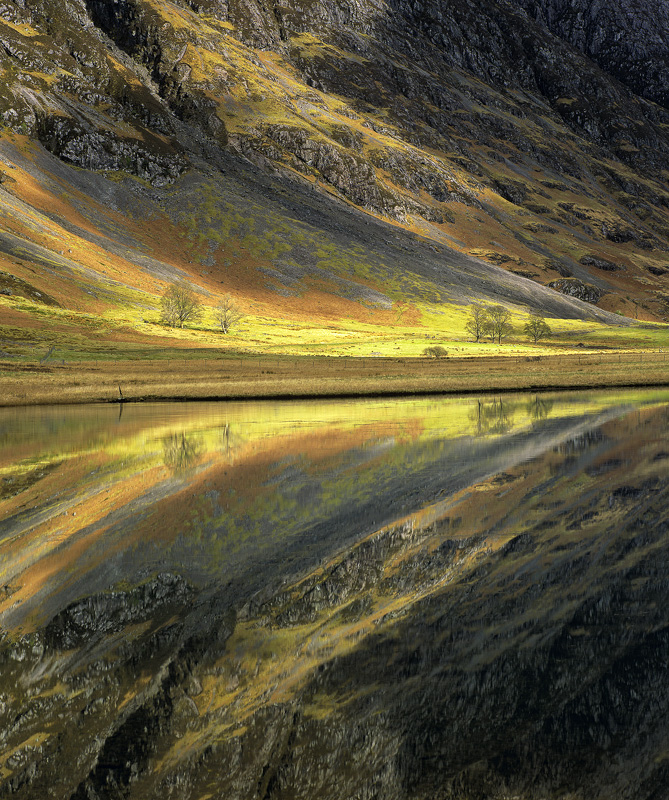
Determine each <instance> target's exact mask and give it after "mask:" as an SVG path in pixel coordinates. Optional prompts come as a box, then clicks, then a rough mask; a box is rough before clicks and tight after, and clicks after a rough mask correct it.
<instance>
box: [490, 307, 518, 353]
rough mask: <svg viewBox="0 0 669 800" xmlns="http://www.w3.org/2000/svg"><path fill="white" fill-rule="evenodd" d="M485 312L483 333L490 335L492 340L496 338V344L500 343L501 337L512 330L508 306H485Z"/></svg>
mask: <svg viewBox="0 0 669 800" xmlns="http://www.w3.org/2000/svg"><path fill="white" fill-rule="evenodd" d="M485 312H486V321H485V329H484V330H485V333H486V334H488V335H489V336H490V338H491V339H492V340H493V342H494V341H495V339H497V344H501V343H502V339H503V338H504V337H505V336H508V335H509V334H510V333H511V331H512V330H513V328H512V327H511V312H510V311H509V309H508V308H505V307H504V306H500V305H495V306H486V309H485Z"/></svg>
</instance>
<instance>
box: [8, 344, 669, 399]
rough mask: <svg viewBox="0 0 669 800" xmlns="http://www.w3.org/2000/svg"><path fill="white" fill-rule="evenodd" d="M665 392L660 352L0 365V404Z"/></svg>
mask: <svg viewBox="0 0 669 800" xmlns="http://www.w3.org/2000/svg"><path fill="white" fill-rule="evenodd" d="M662 386H669V360H668V359H667V358H666V353H658V352H645V353H604V354H588V355H568V356H564V355H542V356H531V357H505V356H499V357H479V358H444V359H426V358H413V359H409V358H405V359H401V358H397V359H393V358H364V359H363V358H360V359H353V358H350V359H349V358H347V359H345V360H343V359H337V358H324V357H320V358H319V357H313V358H312V357H309V356H302V357H297V356H296V357H276V356H262V355H260V356H253V357H245V358H240V359H230V358H228V359H223V358H221V359H218V360H208V361H196V360H188V361H185V362H184V363H183V364H180V365H178V366H177V368H174V367H172V366H170V364H166V363H165V362H164V361H162V362H161V361H158V360H155V361H144V362H138V361H135V362H132V361H123V362H121V361H118V362H81V363H74V364H72V363H70V364H60V365H38V364H34V365H29V364H21V363H18V364H17V363H16V362H0V407H20V406H36V405H71V404H83V403H102V404H117V405H124V404H126V403H147V402H191V401H211V402H216V401H243V400H270V401H279V400H316V399H328V398H331V399H355V398H364V397H370V398H371V397H411V396H425V395H431V394H432V395H440V394H441V395H456V394H468V395H471V394H490V393H492V394H499V393H515V392H552V391H563V390H570V389H573V390H579V389H591V390H602V389H616V388H619V389H633V388H649V387H662Z"/></svg>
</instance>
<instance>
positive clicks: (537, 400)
mask: <svg viewBox="0 0 669 800" xmlns="http://www.w3.org/2000/svg"><path fill="white" fill-rule="evenodd" d="M552 410H553V400H551V399H550V398H548V397H541V396H539V395H538V394H537V395H535V396H534V397H533V398H532V399H531V400H530V401H529V402H528V403H527V413H528V414H529V415H530V417H531V418H532V419H533V420H534V421H535V422H538V421H539V420H542V419H546V418H547V417H548V416H549V414H550V413H551V411H552Z"/></svg>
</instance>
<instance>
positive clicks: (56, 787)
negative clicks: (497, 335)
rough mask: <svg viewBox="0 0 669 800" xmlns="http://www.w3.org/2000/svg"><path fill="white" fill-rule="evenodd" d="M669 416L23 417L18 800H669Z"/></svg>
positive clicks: (399, 403)
mask: <svg viewBox="0 0 669 800" xmlns="http://www.w3.org/2000/svg"><path fill="white" fill-rule="evenodd" d="M668 421H669V392H666V391H661V390H647V391H643V392H639V391H636V392H631V391H630V392H617V393H611V392H597V393H594V392H593V393H561V394H552V395H549V394H545V395H513V396H502V397H500V396H496V397H492V396H485V397H480V398H474V397H467V398H443V397H439V398H437V397H432V398H420V399H410V400H406V399H401V400H387V399H384V400H366V401H346V402H341V401H328V402H317V403H297V402H295V403H291V402H285V403H279V404H277V403H217V404H214V403H211V404H209V403H198V404H145V405H122V406H111V405H110V406H89V407H61V408H25V409H8V410H1V411H0V624H1V625H2V630H3V638H2V640H1V643H0V648H1V649H0V795H1V794H2V793H3V787H4V790H5V791H8V792H11V793H13V794H15V795H16V796H17V797H23V798H33V797H34V798H37V797H63V798H65V797H68V798H69V797H76V798H87V797H105V798H106V797H110V798H111V797H114V798H116V797H128V796H129V797H137V798H149V797H154V796H155V797H158V796H160V797H165V796H170V797H178V798H199V797H202V798H205V797H221V798H222V797H225V798H235V797H249V798H251V797H305V798H310V797H313V798H316V797H333V798H347V797H355V796H359V797H398V798H399V797H425V798H428V797H430V798H432V797H437V796H443V797H453V798H455V797H463V798H464V797H470V796H481V797H488V796H490V797H498V796H499V797H505V796H512V795H513V794H514V793H515V794H516V795H517V796H519V797H535V796H536V797H553V796H554V797H572V796H574V797H576V796H579V797H581V796H582V797H591V796H592V797H600V796H601V797H609V796H629V797H660V796H669V793H668V794H666V795H661V794H654V792H656V791H659V789H658V787H661V786H662V785H665V786H666V785H669V784H664V783H663V782H664V779H665V777H666V776H669V760H668V759H667V756H666V755H665V754H666V753H667V752H669V732H667V730H665V729H666V725H664V722H663V716H662V715H663V713H664V711H669V693H668V691H667V689H666V688H665V686H666V685H667V681H666V680H665V679H666V678H668V677H669V672H667V664H668V663H669V633H667V631H669V612H665V608H669V605H667V603H666V601H667V600H669V596H668V595H669V589H668V588H667V585H668V584H669V573H668V572H667V571H666V569H665V568H666V565H667V558H666V556H667V552H669V542H668V541H665V540H666V538H667V537H666V528H667V524H666V523H665V516H666V512H667V497H666V494H667V481H666V477H667V475H666V468H667V465H668V464H669V436H668V434H667V422H668ZM635 726H636V727H635ZM641 776H643V781H645V784H643V785H644V786H646V788H645V789H642V788H641V784H640V781H641ZM607 792H609V794H607ZM610 792H614V794H610Z"/></svg>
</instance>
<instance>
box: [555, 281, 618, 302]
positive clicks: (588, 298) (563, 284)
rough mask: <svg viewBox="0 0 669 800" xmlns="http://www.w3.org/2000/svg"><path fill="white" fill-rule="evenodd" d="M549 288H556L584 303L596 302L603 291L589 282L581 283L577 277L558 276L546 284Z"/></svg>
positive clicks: (600, 297)
mask: <svg viewBox="0 0 669 800" xmlns="http://www.w3.org/2000/svg"><path fill="white" fill-rule="evenodd" d="M547 285H548V286H549V287H550V288H551V289H556V290H557V291H558V292H560V293H561V294H566V295H568V296H569V297H576V298H577V299H579V300H583V301H585V302H586V303H598V302H599V301H600V300H601V299H602V296H603V295H604V292H603V291H602V290H601V289H599V288H598V287H597V286H593V285H592V284H591V283H583V281H580V280H579V279H578V278H560V280H557V281H551V282H550V283H549V284H547Z"/></svg>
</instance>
